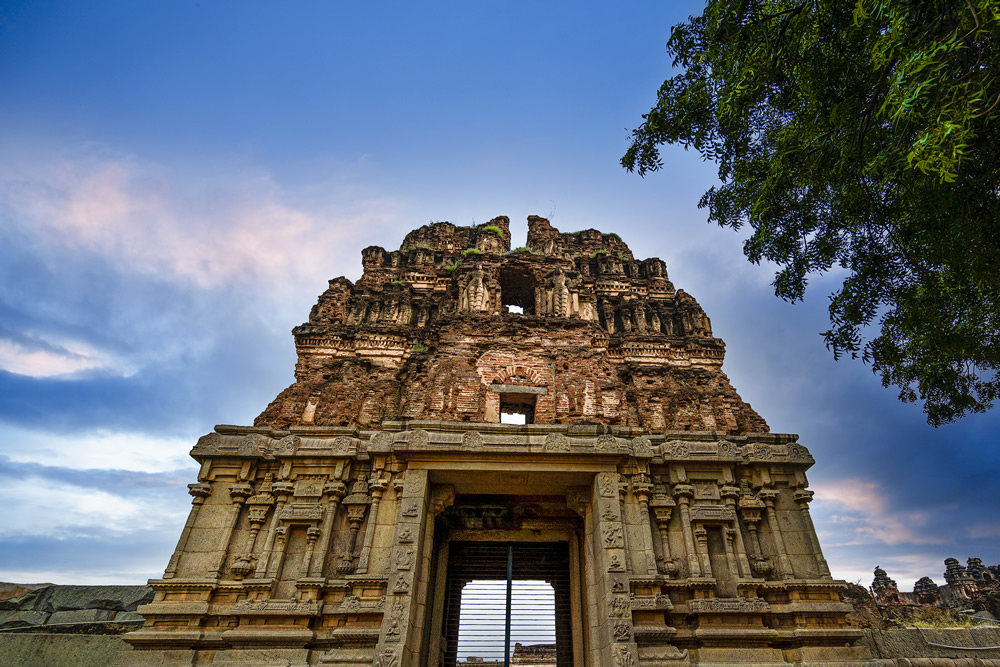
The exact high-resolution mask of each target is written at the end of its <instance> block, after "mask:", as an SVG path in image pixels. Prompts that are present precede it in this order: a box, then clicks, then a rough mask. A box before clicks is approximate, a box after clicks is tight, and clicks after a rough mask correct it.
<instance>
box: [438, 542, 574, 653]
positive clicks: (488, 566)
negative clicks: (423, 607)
mask: <svg viewBox="0 0 1000 667" xmlns="http://www.w3.org/2000/svg"><path fill="white" fill-rule="evenodd" d="M447 558H448V563H447V572H448V574H447V584H446V588H445V604H444V607H445V617H444V622H443V628H442V629H443V633H444V642H443V646H442V649H443V650H442V658H443V659H442V664H443V665H445V666H446V667H452V666H455V665H465V664H475V663H474V662H472V661H468V660H469V658H470V656H475V657H476V658H478V659H481V660H482V661H483V663H484V664H499V665H503V664H510V665H516V664H520V663H522V662H523V661H524V660H525V659H530V660H531V664H551V665H553V666H556V667H570V666H572V665H573V637H572V621H571V606H570V557H569V545H568V543H566V542H451V543H449V547H448V555H447ZM505 598H506V599H505ZM505 660H506V662H505ZM525 664H527V663H525Z"/></svg>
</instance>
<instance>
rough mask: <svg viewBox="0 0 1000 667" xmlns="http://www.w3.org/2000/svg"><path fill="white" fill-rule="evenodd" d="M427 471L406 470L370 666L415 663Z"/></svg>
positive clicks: (405, 666) (426, 518)
mask: <svg viewBox="0 0 1000 667" xmlns="http://www.w3.org/2000/svg"><path fill="white" fill-rule="evenodd" d="M429 486H430V485H429V481H428V473H427V471H426V470H407V471H406V475H405V477H404V478H403V488H402V489H401V494H400V497H399V502H398V504H397V510H396V535H395V538H394V540H393V548H392V556H391V557H390V559H389V569H388V575H389V588H388V590H387V593H388V594H387V595H386V600H385V611H384V612H383V615H382V628H381V631H380V632H379V639H378V645H377V646H376V647H375V659H374V662H373V663H372V664H373V665H380V666H382V667H390V666H391V667H409V666H410V665H415V664H418V656H417V653H416V650H417V649H418V647H419V643H420V640H421V635H422V632H421V631H422V627H418V626H417V624H416V623H415V621H416V620H417V618H418V616H419V610H418V609H417V607H418V604H422V602H423V601H420V600H417V595H416V593H417V584H418V583H419V581H418V570H419V569H420V566H421V565H422V559H421V558H420V557H419V554H421V553H422V552H423V551H424V549H425V540H426V532H427V531H426V530H425V528H426V525H425V524H426V523H427V522H428V521H430V522H432V523H433V519H431V518H429V512H428V498H427V497H428V493H429Z"/></svg>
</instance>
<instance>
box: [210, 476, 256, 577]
mask: <svg viewBox="0 0 1000 667" xmlns="http://www.w3.org/2000/svg"><path fill="white" fill-rule="evenodd" d="M251 494H253V487H251V486H250V485H249V484H245V483H239V484H230V485H229V498H230V500H231V501H232V503H233V505H232V507H230V508H229V516H227V517H226V526H225V528H223V529H222V530H221V531H220V532H219V543H218V544H217V545H216V550H217V551H218V552H219V556H218V558H217V559H216V561H215V565H214V566H212V567H211V568H209V570H208V577H209V579H218V578H219V577H221V576H222V571H223V568H224V567H225V565H226V554H227V553H228V552H229V543H230V541H232V539H233V530H234V529H235V528H236V522H237V521H239V518H240V510H241V509H242V508H243V503H244V502H246V499H247V498H249V497H250V496H251Z"/></svg>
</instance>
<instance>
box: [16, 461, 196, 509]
mask: <svg viewBox="0 0 1000 667" xmlns="http://www.w3.org/2000/svg"><path fill="white" fill-rule="evenodd" d="M191 463H192V465H191V466H190V467H188V468H183V469H180V470H171V471H168V472H159V473H149V472H141V471H136V470H114V469H86V470H79V469H75V468H64V467H60V466H46V465H42V464H39V463H22V462H17V461H11V459H10V458H9V457H7V456H3V455H0V480H3V479H7V480H21V479H25V478H28V477H33V478H36V479H39V480H42V481H43V482H45V483H48V482H52V483H55V484H64V485H70V486H75V487H79V488H83V489H98V490H100V491H105V492H107V493H110V494H112V495H116V496H121V497H123V498H129V497H137V498H150V497H153V496H164V497H169V498H170V499H172V500H176V499H177V498H178V497H179V495H178V494H179V492H181V493H182V492H183V490H184V489H185V487H186V486H187V484H189V483H191V482H192V479H193V477H192V473H197V464H196V463H195V462H194V461H192V462H191Z"/></svg>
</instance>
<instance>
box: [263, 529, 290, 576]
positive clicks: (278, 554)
mask: <svg viewBox="0 0 1000 667" xmlns="http://www.w3.org/2000/svg"><path fill="white" fill-rule="evenodd" d="M287 541H288V526H278V527H277V528H275V529H274V549H273V550H272V551H271V564H270V565H269V566H268V568H267V576H268V577H269V578H270V579H274V578H275V577H277V576H278V570H280V569H281V564H282V562H284V560H285V543H286V542H287Z"/></svg>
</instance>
